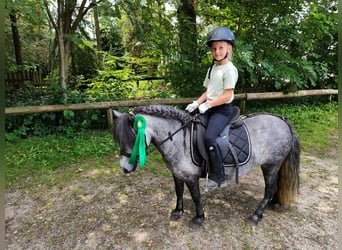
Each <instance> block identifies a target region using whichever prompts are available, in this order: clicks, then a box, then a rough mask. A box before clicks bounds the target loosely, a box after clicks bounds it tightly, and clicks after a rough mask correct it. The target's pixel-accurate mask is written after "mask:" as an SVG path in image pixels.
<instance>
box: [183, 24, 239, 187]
mask: <svg viewBox="0 0 342 250" xmlns="http://www.w3.org/2000/svg"><path fill="white" fill-rule="evenodd" d="M207 45H208V46H209V47H210V52H211V55H212V56H213V64H212V65H211V67H210V68H209V69H208V71H207V75H206V78H205V80H204V83H203V86H204V87H205V88H206V91H205V92H204V93H203V94H202V95H201V96H200V97H199V98H198V99H197V100H196V101H193V102H192V103H191V104H189V105H188V106H187V107H186V110H187V111H188V112H190V113H191V112H193V111H194V110H196V109H197V108H198V109H199V112H200V113H201V114H204V115H206V116H207V117H208V126H207V129H206V132H205V146H206V150H207V154H208V157H209V163H210V171H209V176H208V182H207V184H206V186H207V188H216V187H225V186H227V184H228V183H227V177H226V176H225V174H224V168H223V160H222V156H221V152H220V149H219V147H218V145H217V143H216V138H217V137H218V136H219V134H220V133H221V132H222V130H223V129H224V127H225V126H226V125H227V124H228V122H229V121H230V119H231V116H232V107H231V102H232V101H233V100H234V88H235V85H236V82H237V80H238V71H237V69H236V67H235V66H234V64H233V63H232V55H233V47H234V45H235V36H234V34H233V32H232V31H231V30H230V29H228V28H227V27H224V26H220V27H218V28H216V29H214V30H213V31H212V32H211V33H210V34H209V36H208V40H207Z"/></svg>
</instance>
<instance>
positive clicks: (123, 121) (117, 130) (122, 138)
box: [113, 110, 151, 173]
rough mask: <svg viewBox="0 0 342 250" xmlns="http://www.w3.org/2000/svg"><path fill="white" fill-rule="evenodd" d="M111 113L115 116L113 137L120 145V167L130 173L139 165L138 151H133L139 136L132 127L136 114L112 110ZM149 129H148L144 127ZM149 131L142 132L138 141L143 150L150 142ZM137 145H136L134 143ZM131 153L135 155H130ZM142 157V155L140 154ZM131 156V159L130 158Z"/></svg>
mask: <svg viewBox="0 0 342 250" xmlns="http://www.w3.org/2000/svg"><path fill="white" fill-rule="evenodd" d="M113 115H114V117H115V118H116V120H115V123H114V126H113V138H114V140H115V141H116V142H118V144H119V147H120V167H121V168H122V170H123V171H124V172H125V173H131V172H133V171H135V170H136V168H137V166H138V165H139V153H140V152H139V153H138V154H137V152H135V153H134V150H135V149H134V147H135V141H136V139H137V138H138V137H139V133H138V134H137V132H136V128H134V121H135V119H136V117H137V116H136V115H134V114H125V113H120V112H118V111H115V110H113ZM146 130H147V131H149V129H148V128H147V129H146ZM150 134H151V133H147V135H146V134H145V133H144V134H143V135H141V136H140V139H141V141H140V143H141V144H142V145H141V146H142V147H143V148H144V150H145V149H146V148H147V147H148V145H149V144H150V142H151V136H150ZM136 146H137V145H136ZM132 154H133V155H135V156H137V157H131V156H132ZM140 157H141V158H142V156H140ZM131 158H133V159H131Z"/></svg>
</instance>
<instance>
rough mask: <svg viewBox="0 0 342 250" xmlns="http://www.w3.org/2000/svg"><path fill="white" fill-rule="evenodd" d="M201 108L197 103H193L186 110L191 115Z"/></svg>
mask: <svg viewBox="0 0 342 250" xmlns="http://www.w3.org/2000/svg"><path fill="white" fill-rule="evenodd" d="M198 106H199V104H198V102H197V101H193V102H192V103H190V104H189V105H188V106H187V107H186V108H185V110H186V111H188V112H189V113H191V112H193V111H194V110H195V109H197V108H198Z"/></svg>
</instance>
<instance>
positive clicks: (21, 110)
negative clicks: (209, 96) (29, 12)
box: [5, 89, 338, 128]
mask: <svg viewBox="0 0 342 250" xmlns="http://www.w3.org/2000/svg"><path fill="white" fill-rule="evenodd" d="M337 94H338V90H337V89H315V90H300V91H298V92H294V93H287V94H284V93H283V92H264V93H244V94H236V95H235V100H240V109H241V113H244V111H245V104H246V101H248V100H262V99H280V98H290V97H302V96H317V95H328V96H330V97H331V96H332V95H337ZM194 99H195V98H194V97H190V98H177V99H176V98H163V99H151V100H128V101H112V102H96V103H78V104H65V105H42V106H26V107H7V108H5V114H17V115H18V114H33V113H47V112H59V111H64V110H91V109H107V120H108V126H109V128H110V127H111V126H112V123H113V114H112V111H111V109H112V108H118V107H136V106H144V105H151V104H164V105H174V104H187V103H190V102H192V101H193V100H194Z"/></svg>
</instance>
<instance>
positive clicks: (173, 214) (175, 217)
mask: <svg viewBox="0 0 342 250" xmlns="http://www.w3.org/2000/svg"><path fill="white" fill-rule="evenodd" d="M181 215H182V211H176V210H174V211H172V212H171V216H170V220H172V221H177V220H179V219H180V218H181Z"/></svg>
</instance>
